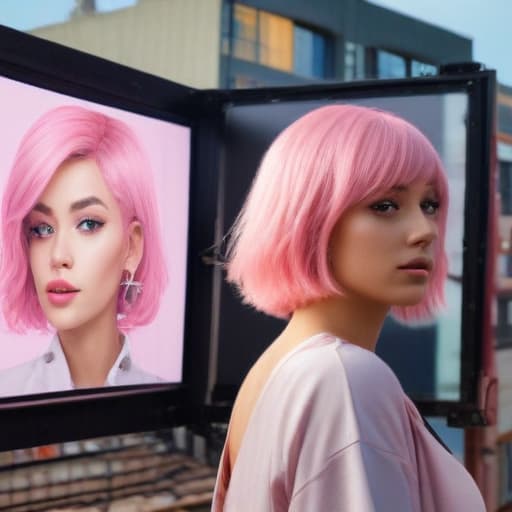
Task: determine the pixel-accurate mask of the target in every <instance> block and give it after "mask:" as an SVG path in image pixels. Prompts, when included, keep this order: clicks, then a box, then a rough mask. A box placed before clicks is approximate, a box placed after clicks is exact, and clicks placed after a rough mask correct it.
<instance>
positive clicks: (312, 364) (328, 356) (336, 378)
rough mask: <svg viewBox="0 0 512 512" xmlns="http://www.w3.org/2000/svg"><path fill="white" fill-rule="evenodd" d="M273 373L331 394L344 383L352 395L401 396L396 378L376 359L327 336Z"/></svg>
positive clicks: (306, 346)
mask: <svg viewBox="0 0 512 512" xmlns="http://www.w3.org/2000/svg"><path fill="white" fill-rule="evenodd" d="M276 370H277V371H276V377H277V379H278V380H279V378H280V379H284V380H289V379H291V378H292V379H294V380H295V381H296V382H297V384H298V385H301V384H304V385H308V383H309V384H311V383H314V384H315V386H317V387H320V388H321V387H327V388H328V389H330V390H333V386H336V385H337V384H339V383H340V382H341V381H346V382H347V383H348V385H349V388H350V393H351V394H355V395H359V394H361V393H362V394H366V393H370V394H371V395H374V394H375V393H376V392H379V393H386V394H388V395H389V393H391V394H398V395H399V396H400V397H402V396H403V391H402V387H401V385H400V383H399V381H398V379H397V377H396V375H395V374H394V373H393V371H392V370H391V368H390V367H389V366H388V365H387V364H386V363H385V362H384V361H383V360H382V359H381V358H380V357H379V356H377V355H376V354H375V353H374V352H371V351H370V350H366V349H364V348H361V347H359V346H357V345H354V344H352V343H349V342H346V341H344V340H341V339H339V338H337V337H335V336H333V335H330V334H324V335H318V336H315V337H313V338H310V339H309V340H307V341H306V342H305V343H303V344H302V345H301V346H299V348H298V349H297V350H296V351H294V352H293V353H292V354H291V355H290V356H289V357H288V358H287V359H286V360H284V361H283V363H282V364H281V367H280V368H277V369H276ZM306 377H307V378H306ZM334 389H335V388H334Z"/></svg>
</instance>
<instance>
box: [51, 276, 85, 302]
mask: <svg viewBox="0 0 512 512" xmlns="http://www.w3.org/2000/svg"><path fill="white" fill-rule="evenodd" d="M79 292H80V290H79V289H77V288H75V287H74V286H73V285H72V284H70V283H68V282H67V281H64V279H56V280H54V281H50V282H49V283H48V284H47V285H46V294H47V296H48V300H49V301H50V303H51V304H53V305H54V306H65V305H66V304H68V303H69V302H71V301H72V300H73V299H74V298H75V297H76V296H77V294H78V293H79Z"/></svg>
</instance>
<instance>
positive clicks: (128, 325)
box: [0, 106, 167, 333]
mask: <svg viewBox="0 0 512 512" xmlns="http://www.w3.org/2000/svg"><path fill="white" fill-rule="evenodd" d="M71 158H85V159H93V160H94V161H95V162H96V164H97V165H98V167H99V169H100V171H101V173H102V175H103V178H104V179H105V182H106V183H107V186H108V187H109V189H110V191H111V192H112V194H113V196H114V197H115V199H116V200H117V202H118V204H119V206H120V209H121V213H122V216H123V219H124V221H125V223H126V227H127V226H128V225H129V223H130V222H131V221H132V220H138V221H139V222H140V223H141V225H142V230H143V233H144V253H143V256H142V260H141V262H140V264H139V267H138V268H137V270H136V272H135V276H133V278H134V280H135V281H140V282H142V283H143V291H142V293H141V294H140V295H139V296H138V298H137V300H136V301H135V302H134V303H133V304H131V305H129V306H128V305H127V304H125V302H124V301H123V300H122V295H123V292H124V287H120V296H119V300H118V304H119V306H118V309H119V311H118V313H120V315H118V327H119V329H120V330H123V331H128V330H130V329H132V328H133V327H137V326H139V325H144V324H147V323H149V322H151V320H153V318H154V317H155V315H156V313H157V312H158V308H159V305H160V298H161V295H162V293H163V291H164V289H165V286H166V285H167V269H166V264H165V259H164V254H163V249H162V242H161V239H160V221H159V216H158V210H157V206H156V204H157V203H156V197H155V192H154V186H153V183H152V175H151V169H150V165H149V162H148V160H147V158H146V156H145V154H144V152H143V150H142V148H141V146H140V144H139V142H138V140H137V138H136V136H135V134H134V133H133V131H132V130H131V129H130V128H129V127H128V126H127V125H126V124H125V123H123V122H121V121H119V120H117V119H114V118H112V117H109V116H106V115H105V114H101V113H99V112H94V111H92V110H88V109H85V108H82V107H77V106H63V107H58V108H55V109H53V110H50V111H49V112H47V113H46V114H44V115H43V116H42V117H40V118H39V119H38V120H37V121H36V122H35V123H34V124H33V125H32V127H31V128H30V129H29V130H28V132H27V133H26V134H25V136H24V137H23V139H22V140H21V143H20V146H19V148H18V151H17V153H16V156H15V159H14V164H13V166H12V169H11V173H10V175H9V178H8V181H7V185H6V187H5V190H4V195H3V200H2V228H1V236H2V254H1V256H2V257H1V261H0V276H1V278H0V298H1V300H2V308H3V314H4V318H5V321H6V323H7V326H8V327H9V328H10V329H11V330H12V331H15V332H21V333H22V332H25V331H26V330H27V329H36V330H41V331H47V330H49V326H48V322H47V319H46V317H45V315H44V313H43V310H42V308H41V306H40V305H39V301H38V298H37V294H36V290H35V286H34V282H33V277H32V273H31V271H30V266H29V261H28V239H27V234H26V229H25V223H24V221H25V218H26V216H27V215H28V214H29V213H30V211H31V209H32V208H33V207H34V205H35V204H36V203H37V200H38V198H39V197H40V195H41V194H42V193H43V191H44V189H45V187H46V186H47V184H48V182H49V181H50V179H51V178H52V176H53V174H54V172H55V171H56V170H57V168H58V167H59V166H60V165H61V164H62V163H63V162H65V161H66V160H68V159H71Z"/></svg>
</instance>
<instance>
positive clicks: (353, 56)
mask: <svg viewBox="0 0 512 512" xmlns="http://www.w3.org/2000/svg"><path fill="white" fill-rule="evenodd" d="M364 57H365V49H364V46H363V45H361V44H357V43H352V42H351V41H347V42H346V43H345V77H344V78H345V80H347V81H349V80H360V79H362V78H364V77H365V59H364Z"/></svg>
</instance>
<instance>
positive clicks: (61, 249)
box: [50, 232, 73, 268]
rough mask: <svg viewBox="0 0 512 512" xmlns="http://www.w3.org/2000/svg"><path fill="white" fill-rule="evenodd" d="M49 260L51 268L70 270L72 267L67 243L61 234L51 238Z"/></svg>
mask: <svg viewBox="0 0 512 512" xmlns="http://www.w3.org/2000/svg"><path fill="white" fill-rule="evenodd" d="M50 259H51V266H52V267H53V268H71V267H72V266H73V257H72V254H71V248H70V247H69V241H68V240H67V237H66V236H63V234H62V233H58V232H57V233H55V235H54V237H53V246H52V249H51V255H50Z"/></svg>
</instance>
